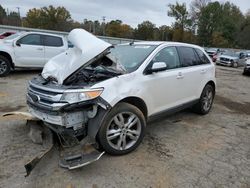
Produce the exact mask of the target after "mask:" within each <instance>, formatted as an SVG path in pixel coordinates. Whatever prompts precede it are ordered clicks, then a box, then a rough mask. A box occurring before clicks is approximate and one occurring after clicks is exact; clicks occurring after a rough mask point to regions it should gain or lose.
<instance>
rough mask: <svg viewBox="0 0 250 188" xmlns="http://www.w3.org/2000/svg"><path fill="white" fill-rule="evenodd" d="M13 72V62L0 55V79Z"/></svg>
mask: <svg viewBox="0 0 250 188" xmlns="http://www.w3.org/2000/svg"><path fill="white" fill-rule="evenodd" d="M10 70H11V62H10V60H9V59H7V58H6V57H4V56H2V55H0V77H4V76H7V75H8V74H9V73H10Z"/></svg>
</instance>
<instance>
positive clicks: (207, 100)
mask: <svg viewBox="0 0 250 188" xmlns="http://www.w3.org/2000/svg"><path fill="white" fill-rule="evenodd" d="M212 103H213V91H212V90H211V89H207V90H206V91H205V94H204V96H203V98H202V106H203V109H204V110H205V111H209V110H210V108H211V106H212Z"/></svg>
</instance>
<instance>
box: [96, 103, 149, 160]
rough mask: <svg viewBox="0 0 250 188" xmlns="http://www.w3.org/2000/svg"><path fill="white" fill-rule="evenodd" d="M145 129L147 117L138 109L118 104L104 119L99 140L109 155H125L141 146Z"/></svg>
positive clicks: (98, 136)
mask: <svg viewBox="0 0 250 188" xmlns="http://www.w3.org/2000/svg"><path fill="white" fill-rule="evenodd" d="M145 127H146V121H145V117H144V115H143V113H142V112H141V111H140V110H139V109H138V108H137V107H135V106H133V105H131V104H128V103H118V104H117V105H116V106H115V107H114V108H113V109H111V111H110V112H109V113H108V114H107V116H106V117H105V118H104V121H103V122H102V125H101V128H100V130H99V132H98V134H97V140H98V142H99V144H100V146H101V147H102V148H103V149H104V150H105V151H106V152H107V153H109V154H111V155H124V154H127V153H129V152H131V151H133V150H135V149H136V148H137V147H138V146H139V144H140V143H141V141H142V139H143V137H144V134H145Z"/></svg>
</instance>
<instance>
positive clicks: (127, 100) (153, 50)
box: [27, 29, 216, 155]
mask: <svg viewBox="0 0 250 188" xmlns="http://www.w3.org/2000/svg"><path fill="white" fill-rule="evenodd" d="M69 40H70V41H71V42H72V44H73V45H74V48H72V49H69V50H68V51H66V52H65V53H62V54H60V55H58V56H56V57H54V58H52V59H51V60H50V61H49V62H48V63H47V64H46V65H45V67H44V69H43V72H42V75H39V76H37V77H35V78H34V79H32V80H31V81H30V82H29V88H28V94H27V103H28V105H29V110H30V112H31V113H32V114H33V115H34V116H36V117H37V118H39V119H41V120H42V121H44V122H45V124H46V125H47V126H48V127H49V128H50V129H51V130H53V131H54V132H56V133H57V134H59V135H62V136H63V135H68V136H71V137H75V138H77V139H79V140H80V139H83V138H85V137H88V138H89V139H90V140H91V142H92V143H95V142H97V143H98V144H99V146H100V147H101V148H103V149H104V150H105V151H106V152H107V153H109V154H113V155H121V154H126V153H129V152H131V151H132V150H134V149H135V148H136V147H137V146H138V145H139V144H140V142H141V141H142V139H143V136H144V134H145V128H146V122H147V121H149V119H151V118H153V117H158V115H161V114H163V115H165V114H168V113H169V112H171V113H173V112H176V111H178V110H181V109H184V108H187V107H193V109H194V111H195V112H197V113H199V114H207V113H208V112H209V111H210V109H211V107H212V103H213V99H214V95H215V87H216V80H215V66H214V64H213V63H212V62H211V60H210V58H209V57H208V56H207V54H206V53H205V51H204V50H203V49H202V48H200V47H199V46H195V45H191V44H184V43H175V42H136V43H130V44H123V45H117V46H111V45H110V44H108V43H106V42H104V41H102V40H100V39H98V38H96V37H95V36H93V35H91V34H90V33H88V32H86V31H84V30H81V29H75V30H73V31H71V32H70V34H69Z"/></svg>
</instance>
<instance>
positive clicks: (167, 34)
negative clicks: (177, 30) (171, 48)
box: [158, 25, 173, 41]
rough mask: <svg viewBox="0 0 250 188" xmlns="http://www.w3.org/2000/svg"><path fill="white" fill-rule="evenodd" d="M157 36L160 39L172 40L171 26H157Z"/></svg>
mask: <svg viewBox="0 0 250 188" xmlns="http://www.w3.org/2000/svg"><path fill="white" fill-rule="evenodd" d="M158 32H159V38H158V40H162V41H172V40H173V30H172V28H171V27H169V26H166V25H162V26H160V27H159V31H158Z"/></svg>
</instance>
